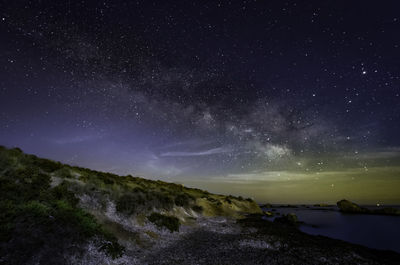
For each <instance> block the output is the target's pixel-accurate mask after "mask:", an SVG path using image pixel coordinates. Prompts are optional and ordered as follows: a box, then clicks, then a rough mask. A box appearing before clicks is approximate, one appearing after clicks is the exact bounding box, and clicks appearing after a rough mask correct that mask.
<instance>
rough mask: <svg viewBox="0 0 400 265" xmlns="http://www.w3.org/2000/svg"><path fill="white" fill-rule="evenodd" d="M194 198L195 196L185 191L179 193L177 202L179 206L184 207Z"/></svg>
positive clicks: (176, 198)
mask: <svg viewBox="0 0 400 265" xmlns="http://www.w3.org/2000/svg"><path fill="white" fill-rule="evenodd" d="M192 200H193V197H191V196H190V195H188V194H186V193H183V194H179V195H178V196H176V197H175V200H174V201H175V204H176V205H177V206H182V207H187V206H189V204H190V201H192Z"/></svg>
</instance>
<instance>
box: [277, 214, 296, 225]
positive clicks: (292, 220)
mask: <svg viewBox="0 0 400 265" xmlns="http://www.w3.org/2000/svg"><path fill="white" fill-rule="evenodd" d="M274 222H276V223H281V224H286V225H291V226H296V225H297V224H298V223H299V219H298V218H297V215H296V214H294V213H289V214H286V215H282V216H281V217H277V218H275V220H274Z"/></svg>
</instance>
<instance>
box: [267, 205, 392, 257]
mask: <svg viewBox="0 0 400 265" xmlns="http://www.w3.org/2000/svg"><path fill="white" fill-rule="evenodd" d="M275 209H276V211H277V212H279V213H281V214H287V213H295V214H296V215H297V217H298V218H299V221H303V222H305V223H306V224H304V225H301V226H300V230H301V231H303V232H305V233H308V234H313V235H323V236H328V237H331V238H336V239H341V240H345V241H348V242H352V243H356V244H360V245H364V246H367V247H370V248H377V249H386V250H394V251H397V252H399V253H400V216H382V215H358V214H351V215H350V214H342V213H340V212H339V211H338V209H337V207H329V208H327V209H329V210H318V209H316V208H314V209H308V208H305V207H300V208H275ZM265 210H272V209H265ZM272 219H273V218H269V220H272ZM311 225H315V226H317V227H312V226H311Z"/></svg>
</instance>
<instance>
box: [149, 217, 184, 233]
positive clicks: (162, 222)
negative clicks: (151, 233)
mask: <svg viewBox="0 0 400 265" xmlns="http://www.w3.org/2000/svg"><path fill="white" fill-rule="evenodd" d="M147 218H148V219H149V221H150V222H152V223H153V224H155V225H156V226H157V227H159V228H162V227H165V228H167V229H168V230H169V231H170V232H171V233H172V232H174V231H179V226H180V222H179V219H178V218H176V217H175V216H167V215H163V214H159V213H152V214H151V215H150V216H148V217H147Z"/></svg>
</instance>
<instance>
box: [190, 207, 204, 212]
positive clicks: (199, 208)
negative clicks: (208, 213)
mask: <svg viewBox="0 0 400 265" xmlns="http://www.w3.org/2000/svg"><path fill="white" fill-rule="evenodd" d="M192 209H193V211H195V212H198V213H202V212H203V207H202V206H200V205H193V206H192Z"/></svg>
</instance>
